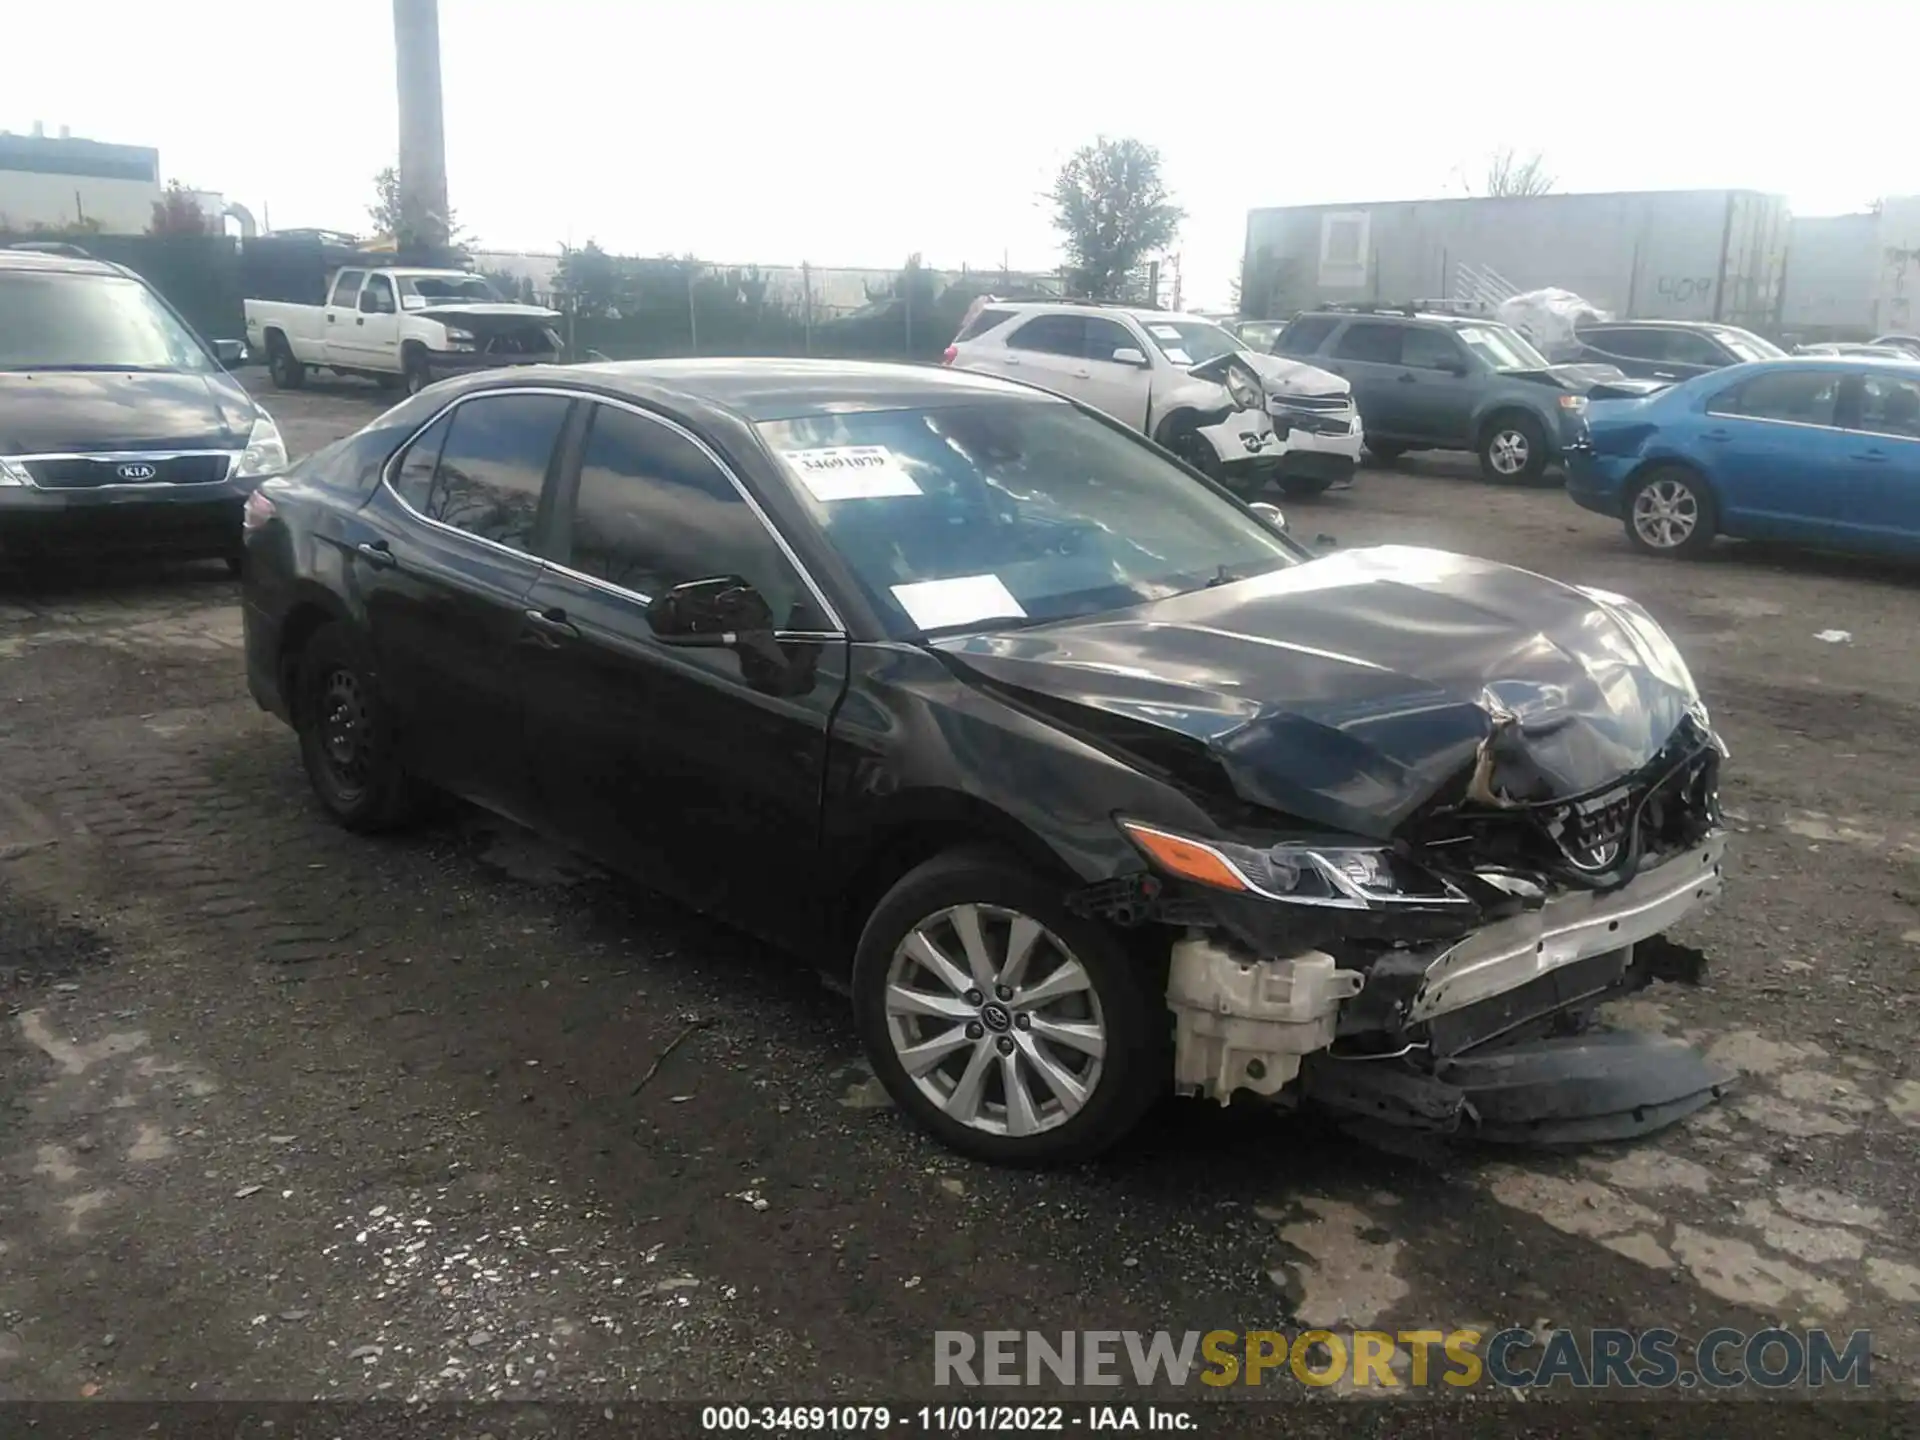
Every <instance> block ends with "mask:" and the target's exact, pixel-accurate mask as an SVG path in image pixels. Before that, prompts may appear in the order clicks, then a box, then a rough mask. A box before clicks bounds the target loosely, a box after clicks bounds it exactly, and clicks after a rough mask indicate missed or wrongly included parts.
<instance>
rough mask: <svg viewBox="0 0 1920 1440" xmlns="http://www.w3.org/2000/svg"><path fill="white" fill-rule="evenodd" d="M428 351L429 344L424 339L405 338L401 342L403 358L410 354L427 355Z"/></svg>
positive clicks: (401, 356)
mask: <svg viewBox="0 0 1920 1440" xmlns="http://www.w3.org/2000/svg"><path fill="white" fill-rule="evenodd" d="M426 353H427V346H426V342H425V341H423V340H403V341H401V342H400V358H401V359H403V360H404V359H407V358H408V357H410V356H414V355H425V354H426Z"/></svg>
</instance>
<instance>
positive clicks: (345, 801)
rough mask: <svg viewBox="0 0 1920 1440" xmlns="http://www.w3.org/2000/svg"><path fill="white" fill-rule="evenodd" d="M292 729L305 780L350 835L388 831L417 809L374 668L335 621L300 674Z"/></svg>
mask: <svg viewBox="0 0 1920 1440" xmlns="http://www.w3.org/2000/svg"><path fill="white" fill-rule="evenodd" d="M296 686H297V688H296V690H295V706H294V724H295V728H296V729H297V730H298V732H299V736H300V758H301V760H302V761H303V762H304V764H305V765H306V769H307V779H308V780H309V781H310V782H311V783H312V785H313V791H314V794H315V795H317V796H318V797H319V799H320V803H321V804H322V805H324V806H325V807H326V809H327V813H328V814H330V815H332V816H333V818H334V819H335V820H337V821H339V822H340V824H342V825H344V826H345V827H346V828H347V829H349V830H359V831H376V830H389V829H393V828H394V827H396V826H399V825H402V824H405V823H406V822H407V821H408V820H410V819H411V818H413V816H414V814H415V813H416V811H417V809H418V795H419V792H418V788H417V786H416V785H415V783H414V781H413V780H412V778H411V777H410V776H408V774H407V773H406V771H405V770H404V769H403V768H402V766H401V764H400V758H399V751H398V748H397V746H396V745H395V744H394V728H393V720H392V717H391V716H390V715H389V714H388V712H387V709H386V706H385V703H384V702H383V701H382V699H381V697H380V695H379V692H378V688H377V686H376V684H375V682H374V675H373V666H372V664H371V663H370V662H369V661H368V659H367V657H366V654H365V652H364V650H363V649H362V648H361V646H360V645H359V643H358V642H357V641H356V640H355V639H354V637H353V636H352V635H351V634H350V633H349V632H348V631H347V630H346V629H345V628H344V627H343V626H340V625H337V624H334V625H324V626H322V627H321V628H320V629H319V630H317V631H315V632H314V634H313V636H312V638H311V639H309V640H308V641H307V644H306V648H305V649H304V650H302V651H301V653H300V659H299V663H298V668H297V671H296Z"/></svg>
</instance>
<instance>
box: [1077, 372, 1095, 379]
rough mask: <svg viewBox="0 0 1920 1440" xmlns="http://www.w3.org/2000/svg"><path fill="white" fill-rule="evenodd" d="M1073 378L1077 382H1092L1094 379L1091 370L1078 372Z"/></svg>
mask: <svg viewBox="0 0 1920 1440" xmlns="http://www.w3.org/2000/svg"><path fill="white" fill-rule="evenodd" d="M1073 378H1074V379H1076V380H1091V379H1092V378H1093V372H1092V371H1091V370H1076V371H1074V372H1073Z"/></svg>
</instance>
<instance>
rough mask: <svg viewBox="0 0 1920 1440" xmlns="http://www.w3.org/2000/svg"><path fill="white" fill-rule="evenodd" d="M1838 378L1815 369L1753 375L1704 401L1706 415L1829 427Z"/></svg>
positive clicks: (1837, 388)
mask: <svg viewBox="0 0 1920 1440" xmlns="http://www.w3.org/2000/svg"><path fill="white" fill-rule="evenodd" d="M1839 390H1840V377H1839V376H1838V375H1836V374H1830V373H1823V372H1821V371H1818V370H1788V371H1784V372H1780V373H1776V374H1772V375H1756V376H1754V377H1753V378H1752V379H1751V380H1748V381H1746V382H1745V383H1744V384H1740V385H1735V386H1734V387H1733V388H1732V389H1729V390H1723V391H1721V392H1720V393H1719V394H1718V395H1716V396H1714V397H1713V399H1712V400H1710V401H1708V402H1707V413H1708V414H1709V415H1738V416H1741V417H1743V418H1745V419H1749V420H1789V421H1792V422H1794V423H1795V424H1799V425H1831V424H1833V402H1834V397H1835V396H1836V395H1837V394H1838V393H1839Z"/></svg>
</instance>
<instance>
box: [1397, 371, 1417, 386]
mask: <svg viewBox="0 0 1920 1440" xmlns="http://www.w3.org/2000/svg"><path fill="white" fill-rule="evenodd" d="M1400 383H1401V384H1402V385H1418V384H1419V383H1420V377H1419V376H1418V375H1409V374H1408V373H1407V372H1406V371H1404V370H1402V371H1401V372H1400Z"/></svg>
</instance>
